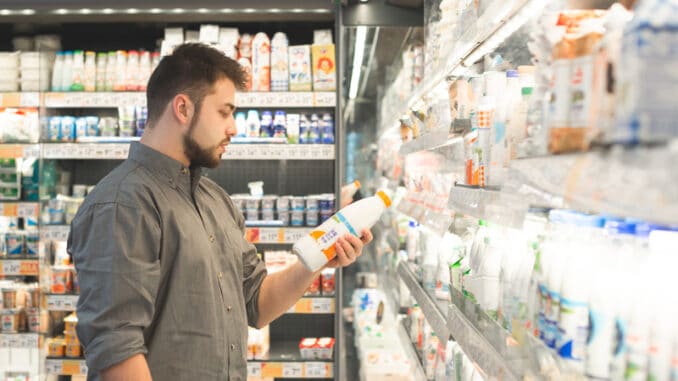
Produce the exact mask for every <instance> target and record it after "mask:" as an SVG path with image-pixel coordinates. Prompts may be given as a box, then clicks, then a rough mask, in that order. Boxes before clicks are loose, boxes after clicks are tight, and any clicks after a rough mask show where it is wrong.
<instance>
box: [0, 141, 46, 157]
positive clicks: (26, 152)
mask: <svg viewBox="0 0 678 381" xmlns="http://www.w3.org/2000/svg"><path fill="white" fill-rule="evenodd" d="M0 158H2V159H18V158H25V159H38V158H40V144H37V143H35V144H0Z"/></svg>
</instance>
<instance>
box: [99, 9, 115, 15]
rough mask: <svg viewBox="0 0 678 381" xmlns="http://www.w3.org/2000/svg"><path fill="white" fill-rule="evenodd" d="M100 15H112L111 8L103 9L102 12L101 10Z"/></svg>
mask: <svg viewBox="0 0 678 381" xmlns="http://www.w3.org/2000/svg"><path fill="white" fill-rule="evenodd" d="M101 13H103V14H105V15H110V14H111V13H113V10H112V9H111V8H104V9H103V10H101Z"/></svg>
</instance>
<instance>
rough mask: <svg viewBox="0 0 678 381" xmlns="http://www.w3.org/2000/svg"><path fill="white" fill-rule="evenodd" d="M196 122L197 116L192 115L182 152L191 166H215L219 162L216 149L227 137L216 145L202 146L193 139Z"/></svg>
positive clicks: (226, 141)
mask: <svg viewBox="0 0 678 381" xmlns="http://www.w3.org/2000/svg"><path fill="white" fill-rule="evenodd" d="M197 124H198V118H197V117H194V118H193V120H192V121H191V125H190V126H189V128H188V132H187V133H186V134H185V135H184V152H185V153H186V156H187V157H188V160H190V162H191V167H205V168H216V167H217V166H219V163H221V157H220V156H219V155H218V154H216V150H217V149H218V148H219V147H220V146H221V145H222V144H225V143H228V139H226V140H224V141H222V142H220V143H219V144H217V145H214V146H212V147H208V148H202V147H201V146H200V144H198V142H197V141H196V140H195V139H193V130H194V129H195V126H196V125H197Z"/></svg>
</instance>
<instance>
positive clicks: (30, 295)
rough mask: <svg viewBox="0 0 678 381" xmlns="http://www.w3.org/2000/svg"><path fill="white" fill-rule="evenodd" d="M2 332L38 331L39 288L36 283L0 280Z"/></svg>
mask: <svg viewBox="0 0 678 381" xmlns="http://www.w3.org/2000/svg"><path fill="white" fill-rule="evenodd" d="M0 289H1V291H2V292H1V296H2V299H1V300H0V307H2V311H1V312H0V318H1V319H2V325H1V326H0V332H2V333H20V332H33V333H37V332H40V320H41V319H40V310H39V307H40V288H39V287H38V285H37V284H25V283H15V282H10V281H0Z"/></svg>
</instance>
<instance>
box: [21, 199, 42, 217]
mask: <svg viewBox="0 0 678 381" xmlns="http://www.w3.org/2000/svg"><path fill="white" fill-rule="evenodd" d="M38 212H39V210H38V204H37V203H30V202H21V203H19V204H18V205H17V217H23V218H26V217H32V218H35V219H36V220H37V219H38Z"/></svg>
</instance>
